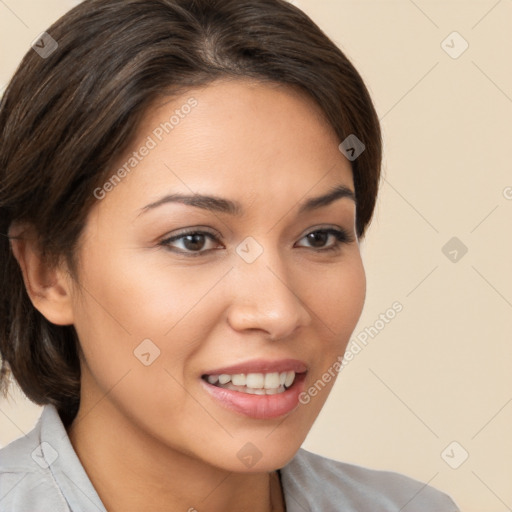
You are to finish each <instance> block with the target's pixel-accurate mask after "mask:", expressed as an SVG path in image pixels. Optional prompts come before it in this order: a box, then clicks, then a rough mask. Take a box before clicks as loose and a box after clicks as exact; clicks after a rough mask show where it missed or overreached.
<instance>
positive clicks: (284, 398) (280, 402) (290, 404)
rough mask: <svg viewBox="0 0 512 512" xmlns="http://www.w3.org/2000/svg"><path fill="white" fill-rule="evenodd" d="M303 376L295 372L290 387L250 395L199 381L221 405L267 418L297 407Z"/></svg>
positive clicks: (241, 412)
mask: <svg viewBox="0 0 512 512" xmlns="http://www.w3.org/2000/svg"><path fill="white" fill-rule="evenodd" d="M305 377H306V374H305V373H300V374H297V375H296V376H295V381H294V382H293V384H292V386H291V387H290V388H288V389H287V390H286V391H283V392H282V393H277V394H275V395H251V394H249V393H241V392H240V391H233V390H231V389H224V388H221V387H219V386H214V385H213V384H210V383H209V382H207V381H205V380H204V379H201V382H202V384H203V386H204V387H205V389H206V391H207V392H208V393H209V394H210V396H211V397H213V398H214V399H215V400H216V401H217V402H219V403H220V404H221V405H222V406H223V407H226V408H228V409H231V410H232V411H235V412H238V413H240V414H244V415H245V416H248V417H249V418H254V419H261V420H267V419H272V418H279V416H284V415H285V414H288V413H290V412H291V411H293V410H294V409H295V408H296V407H297V405H298V404H299V395H300V394H301V393H302V391H303V390H304V379H305Z"/></svg>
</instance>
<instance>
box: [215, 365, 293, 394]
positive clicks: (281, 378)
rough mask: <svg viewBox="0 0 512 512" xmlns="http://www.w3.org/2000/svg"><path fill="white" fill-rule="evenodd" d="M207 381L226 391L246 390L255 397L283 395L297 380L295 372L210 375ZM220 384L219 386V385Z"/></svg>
mask: <svg viewBox="0 0 512 512" xmlns="http://www.w3.org/2000/svg"><path fill="white" fill-rule="evenodd" d="M207 380H208V382H209V383H210V384H214V385H218V386H221V387H225V388H226V389H236V391H240V389H239V388H240V387H242V388H245V389H244V391H245V392H246V393H250V394H254V395H264V394H267V395H273V394H276V393H282V392H283V391H284V390H285V389H284V387H286V388H289V387H290V386H291V385H292V384H293V381H294V380H295V372H292V371H290V372H281V373H278V372H271V373H247V374H246V373H237V374H234V375H228V374H226V373H223V374H221V375H208V377H207ZM217 383H218V384H217Z"/></svg>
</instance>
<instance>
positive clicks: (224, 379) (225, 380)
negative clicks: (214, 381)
mask: <svg viewBox="0 0 512 512" xmlns="http://www.w3.org/2000/svg"><path fill="white" fill-rule="evenodd" d="M230 380H231V375H226V374H225V373H223V374H222V375H219V383H220V384H227V383H228V382H229V381H230Z"/></svg>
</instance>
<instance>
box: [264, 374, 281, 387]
mask: <svg viewBox="0 0 512 512" xmlns="http://www.w3.org/2000/svg"><path fill="white" fill-rule="evenodd" d="M278 387H279V373H267V374H266V375H265V388H266V389H276V388H278Z"/></svg>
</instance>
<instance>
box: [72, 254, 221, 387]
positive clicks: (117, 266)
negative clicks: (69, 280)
mask: <svg viewBox="0 0 512 512" xmlns="http://www.w3.org/2000/svg"><path fill="white" fill-rule="evenodd" d="M94 254H95V255H96V257H92V254H91V257H90V258H88V259H87V260H85V261H87V263H86V266H85V268H84V272H83V276H84V278H83V283H82V287H81V289H82V294H83V301H81V302H78V303H77V304H76V308H75V328H76V330H77V332H78V335H79V338H80V341H81V345H82V350H83V353H84V356H85V360H86V362H87V365H88V367H89V370H90V371H91V373H93V374H94V377H95V379H96V380H97V381H98V382H99V383H100V385H101V387H102V388H108V387H109V386H111V385H112V384H113V383H115V382H116V380H117V379H118V378H119V377H121V376H122V375H123V374H124V373H125V372H126V371H128V370H136V371H137V372H138V371H140V370H141V369H147V368H146V367H145V366H144V363H151V366H150V368H155V367H161V368H166V369H168V370H169V371H170V372H171V373H172V374H173V375H175V376H176V377H177V378H180V379H183V367H184V363H185V362H186V360H187V358H189V357H191V356H192V355H193V354H194V353H195V352H196V351H197V350H199V348H200V345H201V343H200V342H201V340H204V339H205V338H206V337H207V335H208V332H210V331H211V329H212V325H213V324H214V322H215V320H216V318H217V317H218V311H217V309H216V304H217V303H218V301H215V300H211V296H212V293H211V292H210V290H211V289H212V286H213V285H214V284H215V282H216V281H217V280H218V275H222V274H223V272H221V270H222V269H221V270H219V272H211V271H210V272H209V273H206V271H201V270H199V269H198V268H196V269H195V270H194V269H188V270H185V269H183V268H182V269H180V268H179V267H175V268H173V267H171V266H169V265H166V264H165V263H159V262H156V263H155V261H154V260H153V264H151V265H148V264H147V261H144V260H147V259H149V258H148V257H147V255H146V256H143V255H141V256H140V257H138V256H135V257H134V256H133V254H132V255H130V257H128V255H123V254H117V255H116V254H110V255H108V257H107V255H104V257H103V258H102V257H101V256H100V254H99V253H94ZM203 274H204V275H203ZM212 274H214V275H212ZM206 306H207V307H206ZM198 317H200V321H198ZM145 340H151V341H150V342H148V341H145ZM147 354H149V356H148V355H147ZM153 360H154V363H153V362H152V361H153ZM155 374H156V372H151V373H149V372H146V376H145V379H147V377H148V375H152V376H154V375H155Z"/></svg>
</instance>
